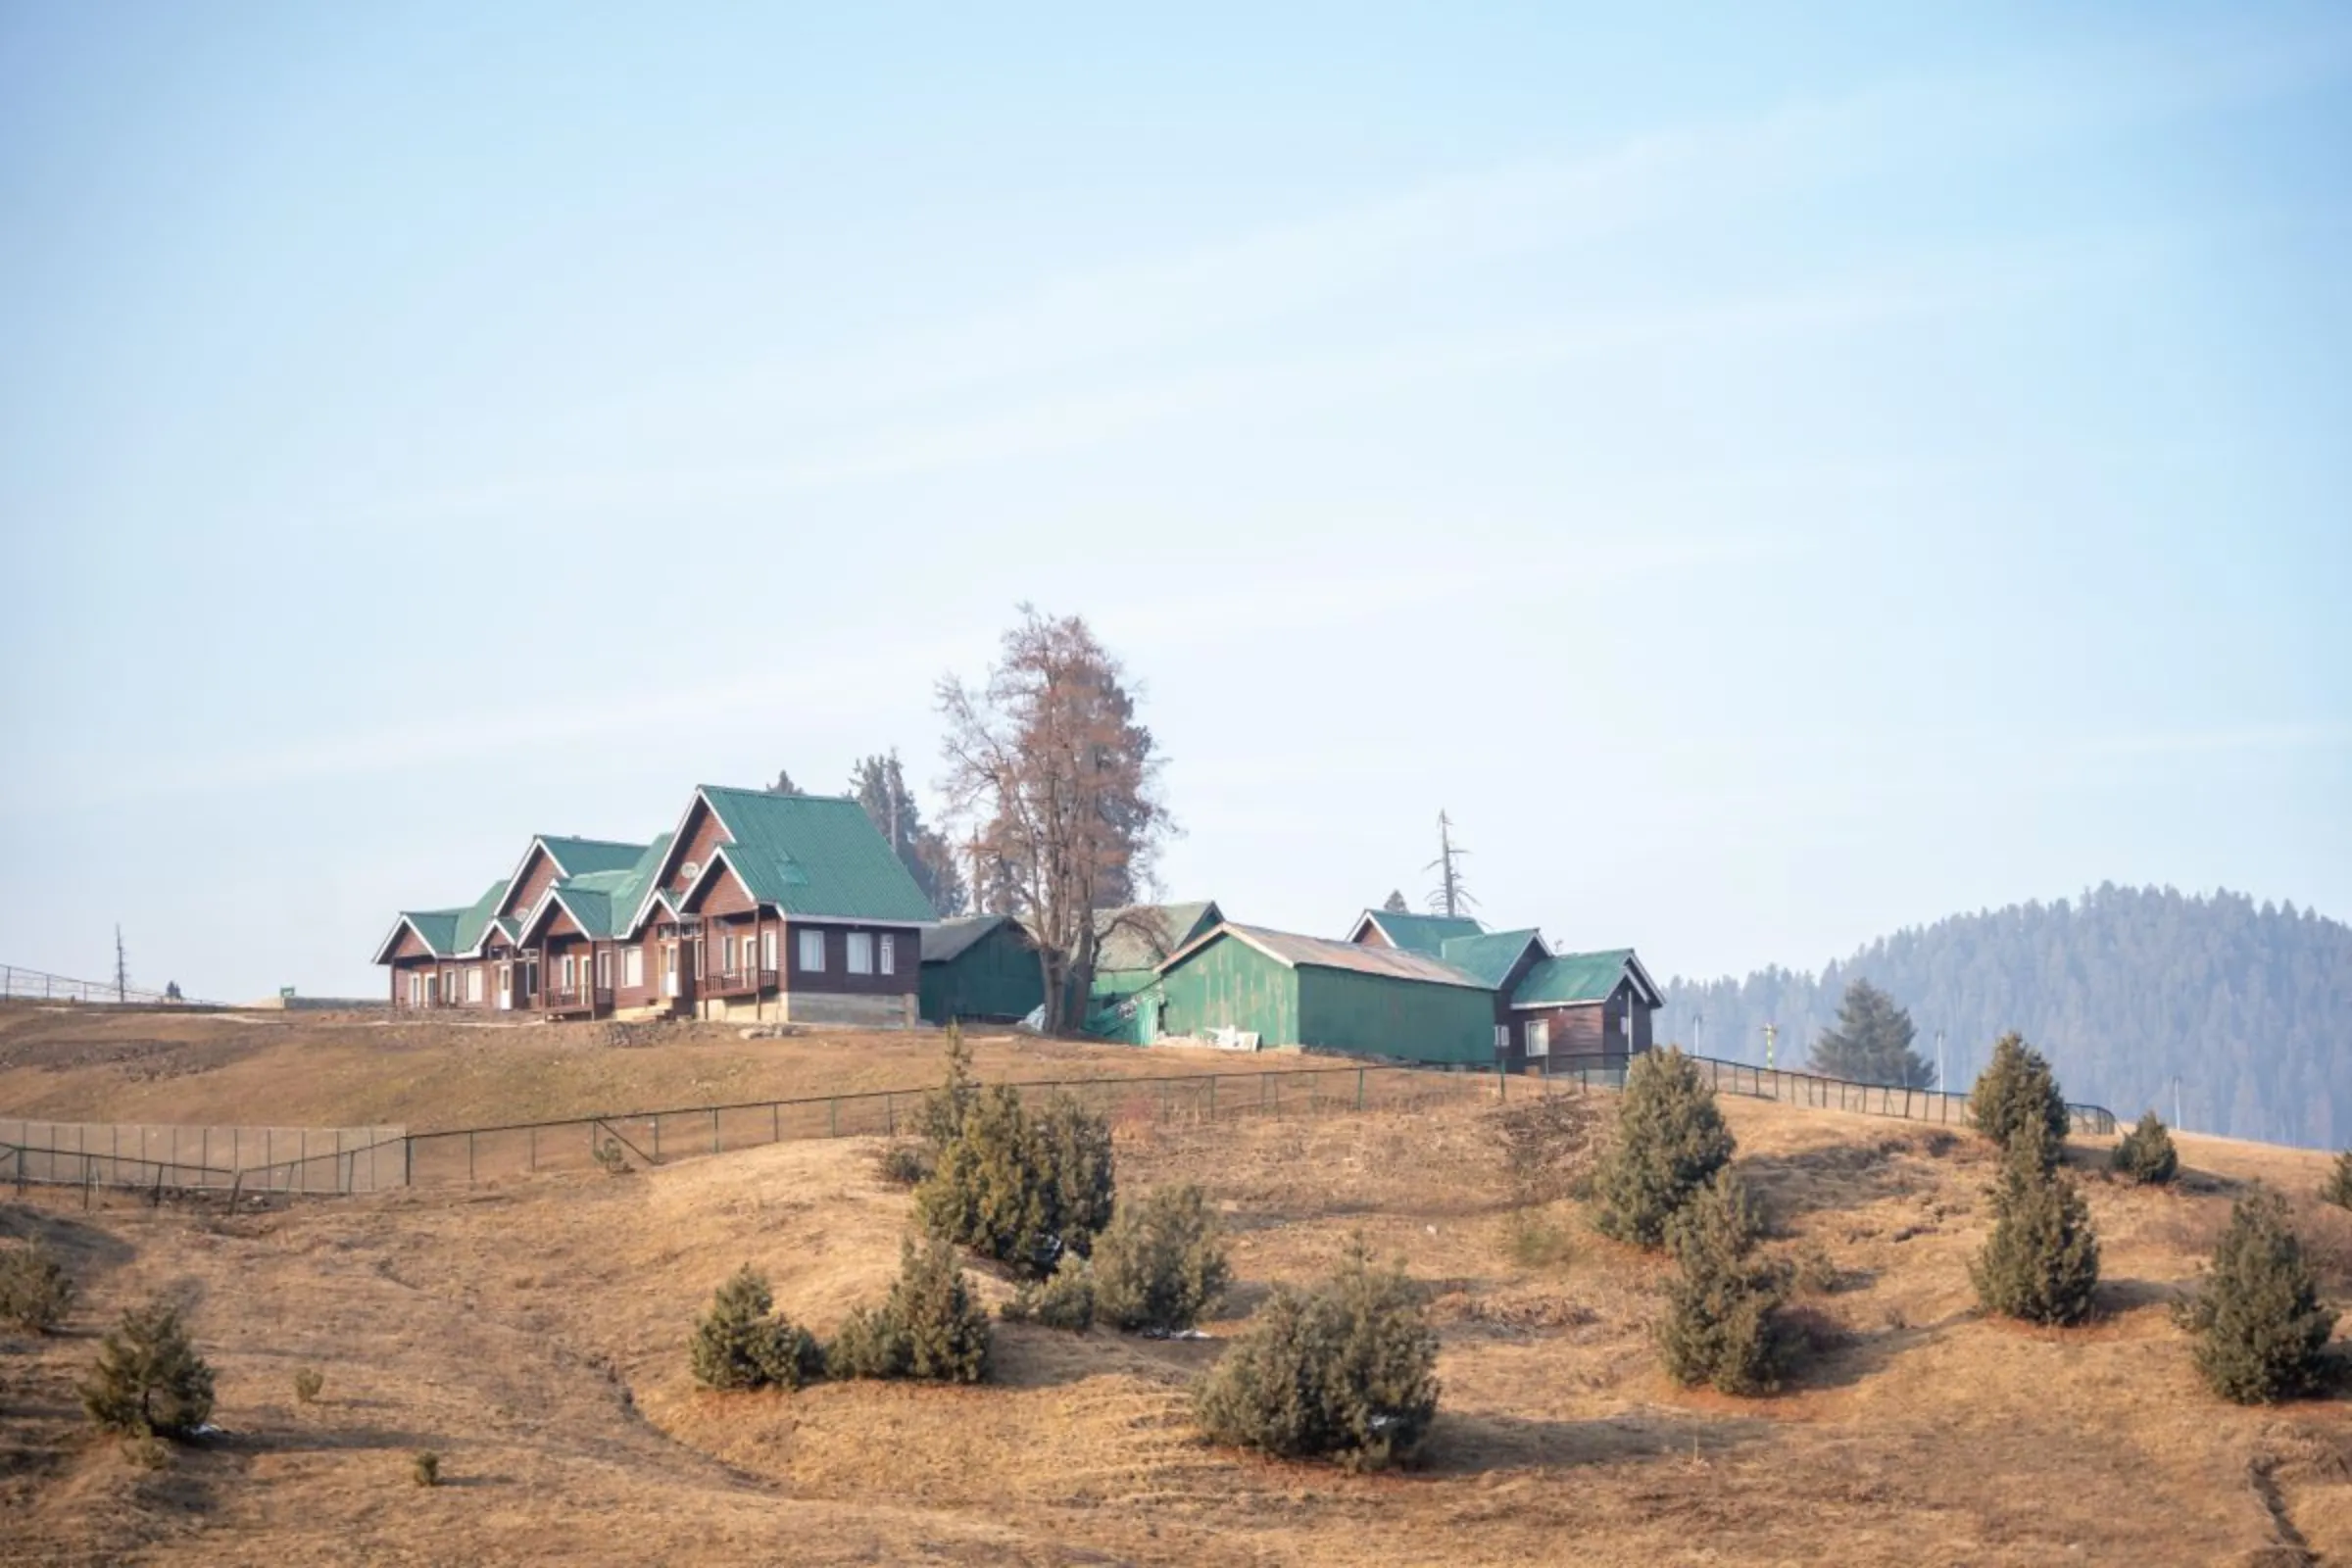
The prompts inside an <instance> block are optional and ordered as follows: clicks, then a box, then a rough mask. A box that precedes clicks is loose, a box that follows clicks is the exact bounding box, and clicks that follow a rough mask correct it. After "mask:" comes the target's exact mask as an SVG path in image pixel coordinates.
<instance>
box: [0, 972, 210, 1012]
mask: <svg viewBox="0 0 2352 1568" xmlns="http://www.w3.org/2000/svg"><path fill="white" fill-rule="evenodd" d="M0 1002H88V1003H112V1004H114V1005H122V1006H178V1005H187V1006H216V1005H218V1004H216V1003H200V1002H197V1001H196V1000H195V999H194V998H192V997H174V996H172V995H169V994H168V993H165V992H162V991H148V990H145V989H143V988H141V987H139V986H133V985H117V984H116V983H115V982H114V981H112V980H73V979H69V978H68V977H66V976H65V975H62V974H50V973H48V972H47V971H46V970H42V969H26V968H24V967H22V966H21V965H18V964H13V963H0Z"/></svg>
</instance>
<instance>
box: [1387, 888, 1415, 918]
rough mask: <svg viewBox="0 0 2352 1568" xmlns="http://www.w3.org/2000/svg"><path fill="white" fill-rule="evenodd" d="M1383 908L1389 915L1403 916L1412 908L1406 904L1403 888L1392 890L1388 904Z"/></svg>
mask: <svg viewBox="0 0 2352 1568" xmlns="http://www.w3.org/2000/svg"><path fill="white" fill-rule="evenodd" d="M1381 908H1382V910H1383V911H1385V912H1387V913H1389V914H1403V913H1406V912H1407V911H1409V910H1410V909H1411V908H1412V906H1411V905H1409V904H1407V903H1405V902H1404V890H1403V889H1402V888H1392V889H1391V890H1390V892H1389V897H1388V902H1387V903H1385V904H1383V905H1382V906H1381Z"/></svg>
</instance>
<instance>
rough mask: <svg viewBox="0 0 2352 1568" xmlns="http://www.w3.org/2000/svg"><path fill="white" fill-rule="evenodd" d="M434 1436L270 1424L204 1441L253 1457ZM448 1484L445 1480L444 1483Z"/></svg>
mask: <svg viewBox="0 0 2352 1568" xmlns="http://www.w3.org/2000/svg"><path fill="white" fill-rule="evenodd" d="M433 1441H434V1440H433V1439H432V1438H431V1437H430V1436H428V1435H427V1434H424V1433H421V1432H409V1431H404V1430H400V1429H396V1428H389V1427H333V1426H326V1425H323V1424H321V1425H319V1426H316V1427H269V1428H265V1429H263V1430H261V1431H250V1430H249V1431H237V1432H223V1433H221V1434H219V1435H218V1436H215V1437H210V1438H206V1439H204V1440H203V1446H205V1447H207V1448H210V1449H212V1450H214V1451H215V1452H219V1453H233V1454H237V1455H240V1456H243V1457H248V1458H250V1457H252V1456H255V1455H258V1454H264V1453H341V1452H348V1451H364V1450H368V1449H376V1448H399V1449H407V1450H414V1449H417V1448H429V1447H431V1446H433ZM447 1484H448V1483H446V1482H444V1483H443V1485H444V1486H446V1485H447Z"/></svg>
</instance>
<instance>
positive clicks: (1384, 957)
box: [1159, 920, 1495, 991]
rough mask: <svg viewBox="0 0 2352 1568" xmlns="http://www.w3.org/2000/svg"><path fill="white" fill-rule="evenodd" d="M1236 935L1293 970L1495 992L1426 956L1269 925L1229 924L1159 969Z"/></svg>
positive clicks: (1446, 964)
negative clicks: (1335, 971)
mask: <svg viewBox="0 0 2352 1568" xmlns="http://www.w3.org/2000/svg"><path fill="white" fill-rule="evenodd" d="M1227 936H1230V937H1233V938H1234V939H1236V940H1237V941H1241V942H1246V943H1248V944H1249V945H1250V946H1251V947H1253V948H1255V949H1256V950H1257V951H1258V952H1260V953H1262V954H1264V955H1265V956H1267V957H1269V958H1272V959H1273V960H1274V961H1275V962H1277V963H1281V964H1284V965H1287V966H1288V967H1290V968H1293V969H1299V968H1310V969H1345V970H1348V972H1350V973H1353V974H1371V975H1379V976H1381V977H1383V978H1384V979H1389V980H1414V981H1419V982H1421V983H1423V984H1427V985H1439V986H1460V987H1462V988H1463V989H1465V990H1469V991H1492V990H1494V989H1495V988H1494V987H1493V986H1490V985H1486V984H1484V983H1483V982H1481V981H1480V980H1479V979H1478V978H1477V977H1476V976H1474V975H1470V974H1465V973H1464V972H1463V971H1461V970H1459V969H1456V968H1454V967H1453V966H1452V965H1451V964H1448V963H1442V962H1440V961H1439V960H1437V959H1436V958H1433V957H1430V956H1427V955H1426V954H1420V953H1409V952H1406V951H1405V950H1403V949H1401V948H1368V947H1364V946H1362V945H1361V944H1359V943H1354V942H1333V941H1331V940H1330V939H1328V938H1325V937H1308V936H1300V935H1299V934H1298V933H1297V932H1295V931H1270V930H1268V929H1266V928H1265V927H1264V926H1256V925H1235V924H1234V923H1233V922H1232V921H1230V920H1228V921H1226V922H1224V923H1223V924H1221V925H1218V926H1216V927H1215V928H1214V929H1212V930H1209V931H1207V932H1204V933H1203V934H1202V935H1201V936H1200V937H1198V938H1196V939H1195V940H1194V941H1192V942H1190V943H1187V944H1186V945H1185V946H1184V947H1183V948H1182V949H1181V950H1179V951H1178V952H1176V953H1173V954H1171V955H1169V956H1168V959H1167V961H1166V962H1165V963H1163V964H1161V965H1160V966H1159V967H1160V969H1161V971H1162V972H1163V973H1164V972H1165V971H1167V970H1169V969H1173V968H1175V967H1176V966H1177V965H1178V964H1180V963H1182V962H1184V961H1185V960H1186V959H1187V958H1189V957H1191V956H1193V955H1194V954H1196V953H1198V952H1200V951H1201V949H1203V948H1205V947H1207V946H1208V945H1209V944H1210V943H1212V942H1214V941H1216V940H1217V939H1218V938H1219V937H1227Z"/></svg>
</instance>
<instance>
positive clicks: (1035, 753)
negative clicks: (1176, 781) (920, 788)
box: [939, 605, 1172, 1032]
mask: <svg viewBox="0 0 2352 1568" xmlns="http://www.w3.org/2000/svg"><path fill="white" fill-rule="evenodd" d="M1124 677H1125V671H1124V669H1123V668H1122V667H1121V666H1120V664H1119V662H1118V661H1117V660H1116V659H1114V658H1112V657H1111V655H1110V654H1109V653H1108V652H1107V651H1106V650H1105V649H1104V648H1103V645H1102V644H1101V643H1100V642H1098V641H1096V639H1095V634H1094V632H1093V631H1092V630H1091V629H1090V628H1089V627H1088V626H1087V624H1086V622H1085V621H1084V620H1083V619H1081V618H1079V617H1078V616H1075V615H1070V616H1065V617H1060V618H1054V617H1050V616H1046V615H1043V614H1040V613H1038V612H1037V611H1036V610H1035V609H1034V608H1032V607H1031V606H1028V605H1023V606H1022V607H1021V618H1020V621H1019V623H1018V624H1016V625H1014V626H1013V627H1012V629H1011V630H1009V631H1007V632H1006V633H1005V641H1004V645H1003V648H1002V649H1001V651H1000V654H999V657H998V660H997V662H996V664H995V665H994V666H992V667H991V668H990V670H989V672H988V681H987V684H986V685H984V686H982V687H981V688H979V689H978V690H977V691H975V690H973V689H971V688H969V687H967V686H965V685H964V683H963V682H962V681H961V680H959V679H957V678H956V677H955V676H952V675H951V676H949V677H947V678H946V679H943V680H942V681H941V682H940V683H939V711H940V713H941V715H942V716H943V717H945V718H946V720H947V730H948V733H947V739H946V740H945V742H943V743H942V747H941V751H942V754H943V755H944V756H945V758H946V760H947V763H948V773H947V777H946V778H945V779H944V780H943V781H942V785H941V787H942V789H943V790H944V792H945V793H946V796H947V800H948V807H949V809H950V811H951V812H952V813H953V814H954V815H955V816H956V817H957V818H959V819H961V820H962V821H964V822H966V823H968V824H969V825H970V829H971V831H972V833H973V836H974V839H975V842H976V843H977V845H978V847H979V850H980V852H981V854H983V855H984V856H985V857H986V858H987V860H988V861H989V862H990V866H991V869H992V871H993V872H995V873H999V874H996V875H991V876H990V877H989V879H988V880H989V881H990V882H992V883H995V884H997V885H998V886H1000V887H1003V888H1005V889H1008V890H1009V892H1010V893H1011V895H1012V898H1013V901H1014V902H1015V903H1016V904H1017V906H1018V907H1016V908H1015V909H1014V910H1012V911H1011V912H1013V913H1017V914H1019V915H1021V916H1023V917H1024V918H1025V919H1026V920H1027V921H1028V923H1029V926H1030V929H1031V931H1032V932H1033V933H1034V934H1035V936H1036V938H1037V948H1038V963H1039V966H1040V968H1041V969H1042V970H1043V972H1044V977H1045V984H1046V1016H1045V1023H1046V1028H1047V1030H1048V1032H1057V1031H1059V1030H1061V1029H1062V1028H1064V1027H1065V1026H1066V1025H1067V1024H1068V1023H1069V1022H1070V1016H1069V1014H1070V1012H1071V1009H1072V1008H1073V1006H1075V1007H1080V1008H1082V1007H1083V1006H1084V1004H1085V999H1086V994H1087V989H1088V987H1089V986H1090V985H1091V984H1092V983H1093V979H1094V970H1095V953H1096V949H1097V947H1098V946H1099V945H1100V943H1101V940H1102V933H1101V932H1100V930H1099V929H1098V925H1097V921H1096V911H1097V910H1099V909H1104V908H1110V907H1116V906H1119V905H1122V904H1127V903H1130V902H1132V900H1133V898H1134V895H1135V894H1136V892H1137V891H1138V890H1139V889H1140V888H1142V887H1143V886H1145V885H1146V884H1147V883H1148V882H1149V881H1150V878H1151V870H1152V857H1153V855H1154V854H1155V852H1156V851H1157V849H1158V847H1159V844H1160V841H1161V840H1162V839H1163V838H1165V837H1166V835H1167V833H1168V832H1169V830H1170V828H1171V826H1172V824H1171V822H1170V819H1169V816H1168V812H1167V808H1166V807H1165V806H1164V805H1163V804H1162V803H1161V801H1160V799H1159V759H1158V758H1157V757H1156V756H1154V755H1153V750H1152V732H1151V730H1149V729H1147V728H1146V727H1145V726H1143V725H1142V724H1140V723H1138V722H1137V721H1136V716H1135V699H1134V697H1133V695H1132V694H1130V693H1129V691H1128V690H1127V687H1126V685H1125V679H1124Z"/></svg>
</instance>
